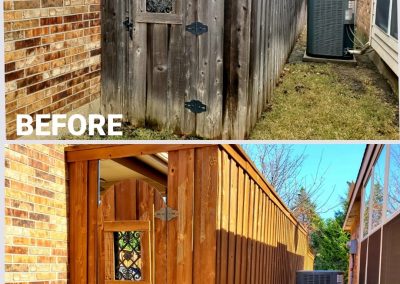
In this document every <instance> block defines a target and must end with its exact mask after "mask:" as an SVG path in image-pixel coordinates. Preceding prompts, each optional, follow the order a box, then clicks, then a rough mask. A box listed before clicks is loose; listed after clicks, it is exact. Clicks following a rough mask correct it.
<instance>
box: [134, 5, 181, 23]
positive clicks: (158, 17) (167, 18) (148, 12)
mask: <svg viewBox="0 0 400 284" xmlns="http://www.w3.org/2000/svg"><path fill="white" fill-rule="evenodd" d="M138 1H139V9H138V13H137V15H136V22H139V23H153V24H171V25H181V24H182V23H183V16H182V0H138Z"/></svg>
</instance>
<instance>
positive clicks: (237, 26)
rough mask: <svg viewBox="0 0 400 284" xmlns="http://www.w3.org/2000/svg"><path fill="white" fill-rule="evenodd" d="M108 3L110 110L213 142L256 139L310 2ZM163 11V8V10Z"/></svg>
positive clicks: (105, 60) (105, 77)
mask: <svg viewBox="0 0 400 284" xmlns="http://www.w3.org/2000/svg"><path fill="white" fill-rule="evenodd" d="M147 2H148V1H146V0H103V4H102V111H103V113H105V114H108V113H122V114H123V115H124V119H125V120H126V121H129V122H131V123H132V124H133V125H136V126H148V127H153V128H158V129H170V130H173V131H175V132H177V133H182V134H191V135H198V136H202V137H206V138H210V139H215V138H226V139H241V138H244V137H246V136H247V135H248V133H249V131H250V129H251V128H252V127H253V126H254V124H255V122H256V121H257V119H258V118H259V117H260V114H261V112H262V111H263V110H264V109H265V107H266V104H267V103H268V102H270V100H271V96H272V93H273V88H274V86H275V84H276V82H277V80H278V78H279V75H280V73H281V71H282V66H283V64H284V63H285V60H286V58H287V56H288V54H289V52H290V51H291V49H292V48H293V45H294V43H295V40H296V37H297V36H298V34H299V32H300V31H301V29H302V27H303V26H304V23H305V19H306V13H305V12H306V1H305V0H234V1H232V0H225V1H223V0H221V1H215V0H173V1H172V2H173V5H172V6H171V10H172V11H171V12H169V13H163V12H165V10H154V9H153V8H152V7H149V6H147V5H146V3H147ZM155 2H157V1H155Z"/></svg>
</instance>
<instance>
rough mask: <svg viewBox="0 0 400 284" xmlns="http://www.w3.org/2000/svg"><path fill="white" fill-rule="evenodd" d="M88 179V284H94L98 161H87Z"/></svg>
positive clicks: (95, 270)
mask: <svg viewBox="0 0 400 284" xmlns="http://www.w3.org/2000/svg"><path fill="white" fill-rule="evenodd" d="M88 179H89V180H88V283H96V278H97V269H96V267H97V261H98V260H97V235H98V234H97V205H98V199H99V161H96V160H95V161H89V169H88Z"/></svg>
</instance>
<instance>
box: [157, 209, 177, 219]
mask: <svg viewBox="0 0 400 284" xmlns="http://www.w3.org/2000/svg"><path fill="white" fill-rule="evenodd" d="M178 215H179V213H178V211H176V210H174V209H172V208H169V207H166V208H161V209H160V210H158V211H157V212H155V213H154V217H156V218H158V219H160V220H162V221H171V220H172V219H175V218H177V217H178Z"/></svg>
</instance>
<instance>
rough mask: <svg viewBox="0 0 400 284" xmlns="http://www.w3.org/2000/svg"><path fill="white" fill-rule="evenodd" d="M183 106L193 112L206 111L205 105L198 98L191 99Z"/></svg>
mask: <svg viewBox="0 0 400 284" xmlns="http://www.w3.org/2000/svg"><path fill="white" fill-rule="evenodd" d="M185 108H187V109H189V110H190V111H191V112H193V113H195V114H198V113H202V112H206V111H207V106H206V105H205V104H203V103H202V102H201V101H198V100H192V101H190V102H186V103H185Z"/></svg>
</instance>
